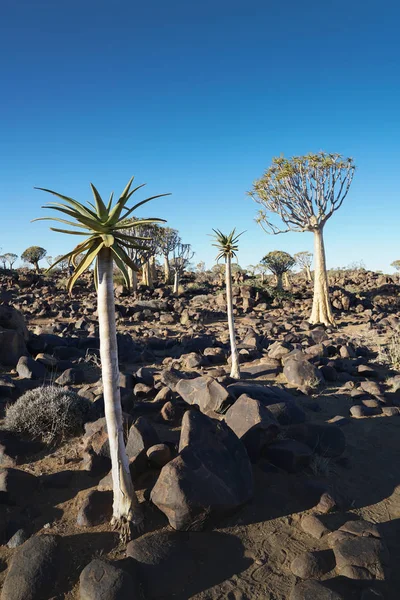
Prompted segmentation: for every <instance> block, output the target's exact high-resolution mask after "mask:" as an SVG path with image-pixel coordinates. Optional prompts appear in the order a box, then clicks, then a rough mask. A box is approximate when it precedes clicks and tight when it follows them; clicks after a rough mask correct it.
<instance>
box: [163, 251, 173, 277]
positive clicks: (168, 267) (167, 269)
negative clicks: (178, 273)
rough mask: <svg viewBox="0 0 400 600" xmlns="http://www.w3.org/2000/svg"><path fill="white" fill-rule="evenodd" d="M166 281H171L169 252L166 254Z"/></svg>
mask: <svg viewBox="0 0 400 600" xmlns="http://www.w3.org/2000/svg"><path fill="white" fill-rule="evenodd" d="M164 281H165V283H169V282H170V281H171V268H170V265H169V258H168V254H165V255H164Z"/></svg>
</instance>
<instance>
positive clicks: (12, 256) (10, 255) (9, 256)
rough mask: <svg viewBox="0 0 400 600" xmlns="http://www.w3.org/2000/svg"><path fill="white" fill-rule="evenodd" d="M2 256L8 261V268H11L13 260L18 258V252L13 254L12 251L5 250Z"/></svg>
mask: <svg viewBox="0 0 400 600" xmlns="http://www.w3.org/2000/svg"><path fill="white" fill-rule="evenodd" d="M4 258H5V259H6V261H7V262H8V266H9V267H10V269H12V268H13V266H14V263H15V261H16V260H17V259H18V254H14V253H13V252H6V254H5V255H4Z"/></svg>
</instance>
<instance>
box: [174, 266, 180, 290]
mask: <svg viewBox="0 0 400 600" xmlns="http://www.w3.org/2000/svg"><path fill="white" fill-rule="evenodd" d="M178 292H179V271H178V270H176V271H175V273H174V292H173V293H174V294H177V293H178Z"/></svg>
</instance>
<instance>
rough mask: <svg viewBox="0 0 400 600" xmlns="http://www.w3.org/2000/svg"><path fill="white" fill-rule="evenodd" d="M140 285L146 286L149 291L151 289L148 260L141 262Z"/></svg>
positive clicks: (151, 281) (151, 282) (151, 279)
mask: <svg viewBox="0 0 400 600" xmlns="http://www.w3.org/2000/svg"><path fill="white" fill-rule="evenodd" d="M142 283H143V285H147V287H149V288H150V289H153V278H152V276H151V268H150V262H149V261H148V260H142Z"/></svg>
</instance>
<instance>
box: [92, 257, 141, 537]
mask: <svg viewBox="0 0 400 600" xmlns="http://www.w3.org/2000/svg"><path fill="white" fill-rule="evenodd" d="M97 311H98V319H99V333H100V359H101V375H102V381H103V396H104V411H105V417H106V423H107V432H108V440H109V445H110V457H111V471H112V480H113V494H114V502H113V517H112V521H111V522H112V524H113V525H114V526H115V527H116V528H118V529H121V533H122V534H123V535H124V536H129V532H130V524H131V523H133V524H134V525H135V526H140V524H141V523H142V521H143V515H142V512H141V509H140V506H139V503H138V500H137V498H136V495H135V491H134V488H133V483H132V478H131V474H130V471H129V461H128V456H127V454H126V450H125V443H124V436H123V420H122V409H121V397H120V390H119V366H118V347H117V331H116V324H115V300H114V284H113V260H112V255H111V250H110V249H109V248H103V249H102V250H100V252H99V254H98V291H97Z"/></svg>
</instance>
